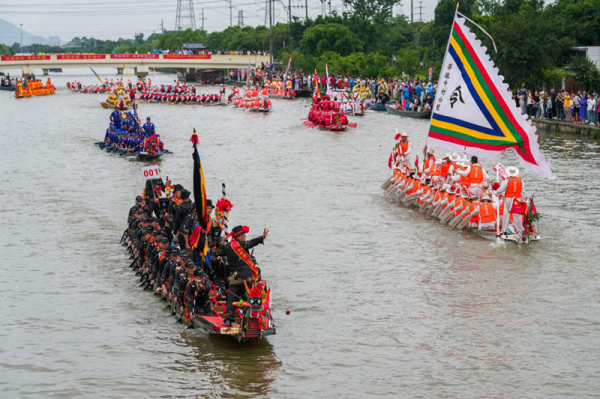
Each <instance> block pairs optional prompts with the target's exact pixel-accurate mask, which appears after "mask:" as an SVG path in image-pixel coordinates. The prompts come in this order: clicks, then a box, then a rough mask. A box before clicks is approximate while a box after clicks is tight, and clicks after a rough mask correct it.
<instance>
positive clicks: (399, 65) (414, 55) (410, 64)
mask: <svg viewBox="0 0 600 399" xmlns="http://www.w3.org/2000/svg"><path fill="white" fill-rule="evenodd" d="M420 59H421V56H420V53H419V50H417V49H414V48H403V49H400V50H398V51H397V52H396V62H395V66H396V70H397V71H398V73H399V74H401V75H407V76H414V75H415V74H416V72H417V69H418V68H419V61H420Z"/></svg>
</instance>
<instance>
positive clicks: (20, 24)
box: [19, 24, 23, 54]
mask: <svg viewBox="0 0 600 399" xmlns="http://www.w3.org/2000/svg"><path fill="white" fill-rule="evenodd" d="M19 25H21V54H23V24H19Z"/></svg>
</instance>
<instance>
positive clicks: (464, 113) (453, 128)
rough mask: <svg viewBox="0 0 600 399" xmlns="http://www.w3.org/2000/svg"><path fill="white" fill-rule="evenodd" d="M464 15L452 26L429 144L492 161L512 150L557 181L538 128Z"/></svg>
mask: <svg viewBox="0 0 600 399" xmlns="http://www.w3.org/2000/svg"><path fill="white" fill-rule="evenodd" d="M461 16H462V14H460V13H459V12H458V11H457V12H456V15H455V17H454V22H453V23H452V31H451V34H450V40H449V43H448V48H447V50H446V55H445V56H444V64H443V66H442V71H441V73H440V77H439V79H438V86H437V92H436V98H435V102H434V104H433V112H432V115H431V125H430V127H429V134H428V137H427V145H428V146H432V147H440V148H445V149H448V150H453V151H456V152H459V153H460V152H461V151H463V150H466V152H467V153H468V154H470V155H476V156H478V157H480V158H486V159H491V160H499V159H500V158H501V157H502V155H503V154H504V152H506V151H507V150H509V149H512V150H514V151H515V152H516V155H517V159H518V160H519V165H520V166H522V167H523V168H525V169H527V170H529V171H531V172H533V173H536V174H538V175H540V176H543V177H546V178H548V179H554V178H555V176H554V174H552V171H551V170H550V163H549V162H547V161H546V160H545V158H544V156H543V155H542V153H541V152H540V147H539V145H538V141H537V135H536V128H535V127H534V126H532V124H531V121H528V120H527V115H522V114H521V109H520V108H519V107H517V106H516V104H515V102H514V100H513V99H512V93H511V92H510V91H509V88H508V85H506V84H505V83H504V79H503V77H502V76H501V75H499V73H498V69H497V68H496V67H495V66H494V63H493V62H492V60H491V59H490V57H489V56H488V55H487V54H486V48H485V47H483V46H482V44H481V42H480V41H479V40H477V39H476V37H475V35H474V34H473V33H472V32H471V31H470V30H469V28H467V26H466V25H465V19H464V18H461Z"/></svg>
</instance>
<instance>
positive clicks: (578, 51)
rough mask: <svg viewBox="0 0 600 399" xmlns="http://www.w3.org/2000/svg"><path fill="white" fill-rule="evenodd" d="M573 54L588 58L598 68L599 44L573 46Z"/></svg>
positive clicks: (599, 59)
mask: <svg viewBox="0 0 600 399" xmlns="http://www.w3.org/2000/svg"><path fill="white" fill-rule="evenodd" d="M572 50H573V53H574V55H578V56H581V57H587V58H589V59H590V60H591V61H592V62H593V63H594V64H596V66H597V67H598V68H600V46H589V47H573V49H572Z"/></svg>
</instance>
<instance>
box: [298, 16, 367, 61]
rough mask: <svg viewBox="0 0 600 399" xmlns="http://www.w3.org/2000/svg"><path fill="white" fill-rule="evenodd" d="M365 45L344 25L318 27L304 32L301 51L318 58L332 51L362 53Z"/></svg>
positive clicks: (346, 53) (345, 53)
mask: <svg viewBox="0 0 600 399" xmlns="http://www.w3.org/2000/svg"><path fill="white" fill-rule="evenodd" d="M363 45H364V43H363V42H362V41H361V40H360V39H359V38H358V36H357V35H355V34H354V33H353V32H352V31H351V30H350V29H348V28H347V27H346V26H344V25H339V24H328V25H317V26H314V27H312V28H309V29H307V30H306V31H304V37H303V38H302V40H300V49H301V50H302V53H304V54H305V55H310V56H314V57H318V56H320V55H321V54H323V53H325V52H327V51H332V52H337V53H339V54H341V55H348V54H351V53H353V52H355V51H361V50H362V48H363Z"/></svg>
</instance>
